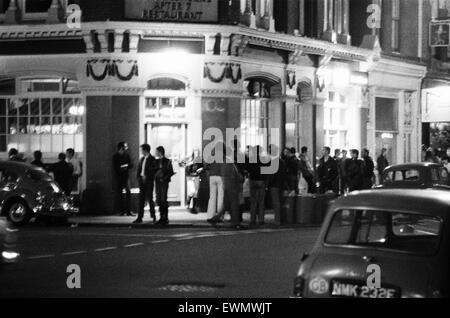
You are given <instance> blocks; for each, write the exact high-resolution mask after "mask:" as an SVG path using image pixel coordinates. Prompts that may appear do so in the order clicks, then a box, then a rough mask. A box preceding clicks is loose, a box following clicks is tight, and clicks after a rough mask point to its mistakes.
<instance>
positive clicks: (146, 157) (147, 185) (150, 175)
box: [133, 144, 157, 224]
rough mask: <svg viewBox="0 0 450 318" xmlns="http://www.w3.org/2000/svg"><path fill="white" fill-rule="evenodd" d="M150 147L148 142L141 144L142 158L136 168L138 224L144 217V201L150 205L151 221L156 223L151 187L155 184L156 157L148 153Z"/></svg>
mask: <svg viewBox="0 0 450 318" xmlns="http://www.w3.org/2000/svg"><path fill="white" fill-rule="evenodd" d="M150 150H151V147H150V145H148V144H145V145H142V146H141V152H142V158H141V160H140V161H139V166H138V169H137V179H138V181H139V213H138V217H137V219H136V221H134V222H133V223H136V224H140V223H142V220H143V218H144V208H145V202H146V201H148V203H149V205H150V216H151V217H152V219H153V223H156V212H155V202H154V201H153V189H154V184H155V173H156V169H157V168H156V159H155V157H153V156H152V155H151V154H150Z"/></svg>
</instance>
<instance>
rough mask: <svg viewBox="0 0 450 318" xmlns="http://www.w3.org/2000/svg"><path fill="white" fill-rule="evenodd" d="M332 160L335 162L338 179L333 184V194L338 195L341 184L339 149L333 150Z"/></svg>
mask: <svg viewBox="0 0 450 318" xmlns="http://www.w3.org/2000/svg"><path fill="white" fill-rule="evenodd" d="M333 159H334V160H335V161H336V164H337V167H338V177H337V178H336V179H335V180H334V182H333V189H334V192H335V193H337V194H339V193H340V190H341V183H342V174H341V169H340V166H341V164H342V158H341V149H335V150H334V157H333Z"/></svg>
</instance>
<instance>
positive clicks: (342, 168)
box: [338, 149, 349, 194]
mask: <svg viewBox="0 0 450 318" xmlns="http://www.w3.org/2000/svg"><path fill="white" fill-rule="evenodd" d="M347 154H348V152H347V150H345V149H344V150H342V157H341V160H340V164H339V165H338V169H339V174H340V176H341V184H340V188H339V191H340V194H345V192H346V191H347V176H346V175H345V163H346V162H347V160H349V158H348V157H347Z"/></svg>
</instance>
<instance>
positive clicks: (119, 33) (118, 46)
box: [114, 30, 125, 53]
mask: <svg viewBox="0 0 450 318" xmlns="http://www.w3.org/2000/svg"><path fill="white" fill-rule="evenodd" d="M124 32H125V30H115V32H114V52H115V53H121V52H122V46H123V38H124V35H123V34H124Z"/></svg>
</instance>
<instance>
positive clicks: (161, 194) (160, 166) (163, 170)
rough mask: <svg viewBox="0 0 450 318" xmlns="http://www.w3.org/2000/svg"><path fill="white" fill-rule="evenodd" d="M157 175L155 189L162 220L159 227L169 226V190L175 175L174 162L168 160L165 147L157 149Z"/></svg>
mask: <svg viewBox="0 0 450 318" xmlns="http://www.w3.org/2000/svg"><path fill="white" fill-rule="evenodd" d="M156 156H157V157H158V160H157V161H156V169H157V170H156V173H155V187H156V202H157V204H158V206H159V214H160V220H159V221H158V222H157V224H158V225H168V224H169V202H168V201H167V193H168V190H169V183H170V181H171V179H172V177H173V175H174V174H175V173H174V171H173V166H172V161H171V160H170V159H168V158H166V150H165V149H164V147H158V148H157V149H156Z"/></svg>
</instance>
